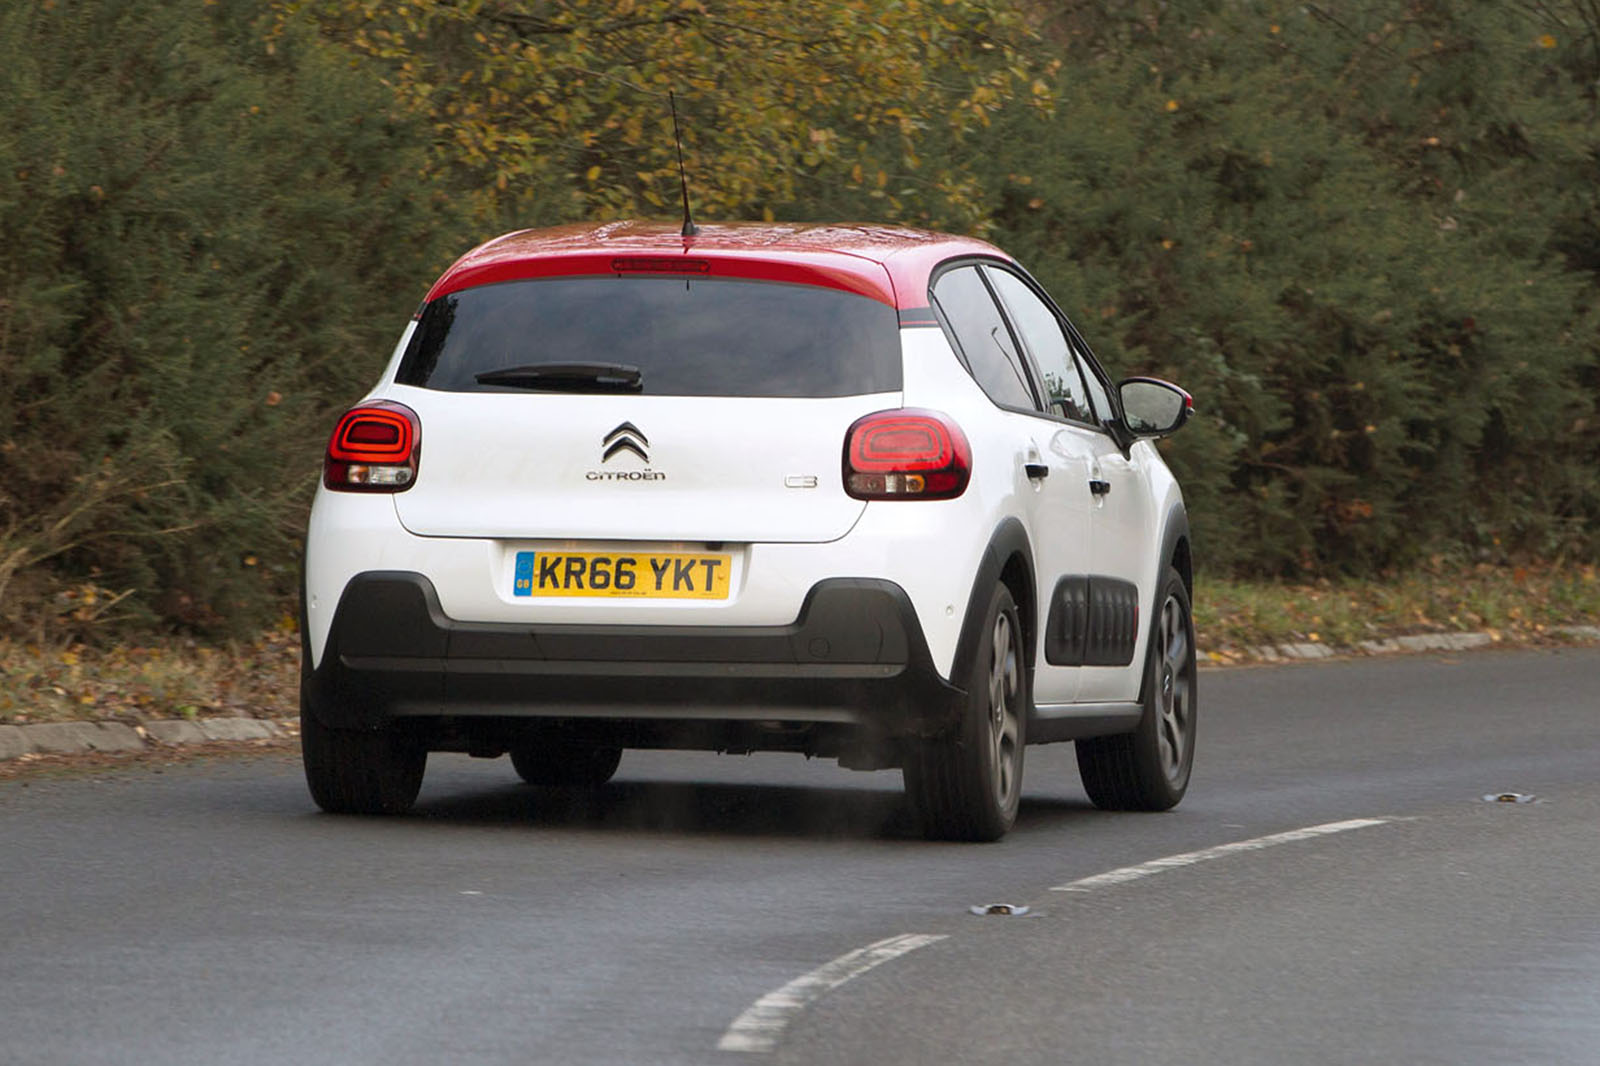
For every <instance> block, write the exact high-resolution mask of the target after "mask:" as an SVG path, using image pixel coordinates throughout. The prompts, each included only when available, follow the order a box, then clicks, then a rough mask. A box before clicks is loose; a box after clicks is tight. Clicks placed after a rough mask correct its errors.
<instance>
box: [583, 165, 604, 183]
mask: <svg viewBox="0 0 1600 1066" xmlns="http://www.w3.org/2000/svg"><path fill="white" fill-rule="evenodd" d="M583 176H584V179H585V180H587V181H598V180H599V179H600V167H599V166H598V165H597V166H592V167H590V168H589V169H588V170H586V171H584V172H583Z"/></svg>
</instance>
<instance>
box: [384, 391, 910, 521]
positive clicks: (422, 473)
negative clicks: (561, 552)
mask: <svg viewBox="0 0 1600 1066" xmlns="http://www.w3.org/2000/svg"><path fill="white" fill-rule="evenodd" d="M384 394H385V396H387V397H388V398H389V399H392V400H397V401H399V402H400V403H403V404H405V405H406V406H408V407H410V408H411V409H412V410H413V411H416V412H417V415H418V417H419V419H420V420H421V422H422V451H423V462H422V464H421V469H420V470H419V472H418V477H417V481H416V484H415V485H413V486H412V487H411V488H410V489H408V490H406V491H405V492H403V493H401V494H399V495H397V496H396V497H395V506H396V509H397V511H398V513H399V515H400V521H401V522H402V523H403V524H404V525H405V527H406V528H407V529H408V530H410V531H411V532H413V533H417V534H419V535H422V536H430V537H495V538H499V537H516V538H524V539H527V538H546V537H558V538H575V539H580V540H590V539H594V540H629V539H637V538H642V539H646V540H684V541H688V540H700V541H707V540H711V541H742V542H754V541H806V542H818V541H830V540H837V539H838V538H840V537H842V536H844V534H845V533H847V532H849V530H850V527H851V526H852V525H854V524H855V522H856V519H857V518H859V517H860V516H861V511H862V508H863V507H864V506H866V505H865V504H863V503H862V502H861V501H860V500H854V499H851V498H850V497H849V496H847V495H846V494H845V491H844V483H843V481H842V479H841V478H840V476H839V461H840V452H841V449H842V448H843V446H844V439H845V432H846V431H847V430H848V429H849V428H850V424H851V423H852V422H854V421H855V420H856V419H857V418H859V417H861V416H862V415H864V414H869V413H871V412H873V411H882V410H885V409H889V408H895V407H899V406H900V395H899V394H898V393H878V394H873V395H867V396H848V397H844V398H842V399H791V400H780V399H763V398H748V397H720V396H714V397H705V396H614V395H613V396H593V395H574V394H571V393H554V392H514V393H513V392H493V393H485V392H471V393H469V392H440V391H436V390H432V389H420V388H411V387H407V386H394V387H391V388H389V389H387V390H385V393H384ZM623 424H628V425H631V426H633V427H635V428H636V429H637V430H639V432H640V433H641V434H642V435H643V439H642V441H641V445H642V448H643V450H644V451H645V452H646V454H647V456H648V459H641V458H640V457H639V456H638V455H636V454H634V453H633V452H631V451H619V452H617V453H616V454H614V455H613V456H612V457H611V458H610V459H609V460H608V459H605V458H603V453H604V447H603V444H602V442H603V441H604V439H605V437H606V436H607V435H608V434H609V433H611V431H612V430H614V429H616V428H617V427H619V426H621V425H623ZM797 476H798V477H809V478H813V479H815V481H816V487H815V488H810V489H804V488H790V487H789V486H788V485H787V484H786V482H787V481H788V479H789V478H791V477H797Z"/></svg>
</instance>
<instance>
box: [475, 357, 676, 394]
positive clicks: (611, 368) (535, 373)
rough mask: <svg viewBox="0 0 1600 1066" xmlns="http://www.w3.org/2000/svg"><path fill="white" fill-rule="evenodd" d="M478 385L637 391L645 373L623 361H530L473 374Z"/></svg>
mask: <svg viewBox="0 0 1600 1066" xmlns="http://www.w3.org/2000/svg"><path fill="white" fill-rule="evenodd" d="M473 377H474V379H476V381H477V382H478V384H480V385H511V386H513V387H515V388H521V389H550V390H552V391H566V392H590V391H594V392H638V391H639V390H640V389H642V388H643V387H644V374H643V372H641V371H640V370H639V368H638V367H636V366H628V365H627V364H625V363H529V364H528V365H527V366H508V367H502V368H501V369H499V370H485V371H484V372H483V373H481V374H474V375H473Z"/></svg>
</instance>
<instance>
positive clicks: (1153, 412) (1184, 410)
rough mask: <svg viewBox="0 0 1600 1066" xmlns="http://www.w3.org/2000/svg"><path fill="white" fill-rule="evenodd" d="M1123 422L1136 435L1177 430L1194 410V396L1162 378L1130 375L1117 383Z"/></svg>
mask: <svg viewBox="0 0 1600 1066" xmlns="http://www.w3.org/2000/svg"><path fill="white" fill-rule="evenodd" d="M1117 398H1118V399H1120V400H1121V401H1122V424H1123V425H1124V426H1125V427H1126V428H1127V430H1128V432H1129V433H1131V434H1133V436H1135V437H1165V436H1168V435H1169V434H1172V433H1176V432H1177V431H1178V429H1179V428H1180V427H1181V426H1182V425H1183V424H1184V423H1185V422H1187V421H1189V416H1190V415H1191V414H1193V413H1194V397H1192V396H1190V395H1189V394H1188V393H1187V392H1185V391H1184V390H1182V389H1180V388H1178V386H1176V385H1174V384H1172V382H1170V381H1162V380H1161V379H1160V378H1127V379H1126V380H1124V381H1123V382H1122V384H1120V385H1118V386H1117Z"/></svg>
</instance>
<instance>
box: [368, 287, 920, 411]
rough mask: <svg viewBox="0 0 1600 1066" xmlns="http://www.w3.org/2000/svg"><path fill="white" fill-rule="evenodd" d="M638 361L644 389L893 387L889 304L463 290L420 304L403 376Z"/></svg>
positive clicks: (788, 392)
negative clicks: (419, 315)
mask: <svg viewBox="0 0 1600 1066" xmlns="http://www.w3.org/2000/svg"><path fill="white" fill-rule="evenodd" d="M541 363H545V364H551V363H553V364H573V363H594V364H617V365H622V366H628V367H637V368H638V370H639V377H640V381H639V389H638V391H639V392H641V393H643V394H645V395H655V396H768V397H831V396H857V395H863V394H867V393H875V392H895V391H898V390H899V389H900V387H901V370H900V332H899V319H898V318H897V316H896V314H895V311H894V309H893V308H891V307H889V306H888V305H886V304H883V303H879V302H878V301H876V300H872V299H869V298H867V297H864V296H858V295H855V294H854V293H847V292H842V291H839V290H837V289H827V288H821V287H818V286H813V285H791V284H783V283H777V282H762V281H737V280H727V279H705V278H692V279H689V278H683V277H633V276H624V277H610V276H602V277H578V278H570V277H569V278H549V279H537V280H528V281H508V282H502V283H499V284H495V285H483V286H479V287H477V288H471V289H463V290H462V291H460V292H455V293H450V294H448V295H446V296H441V297H439V298H438V299H436V300H434V301H433V302H432V303H430V304H428V305H427V306H426V307H425V308H423V311H422V316H421V320H420V321H419V322H418V324H417V329H416V332H415V333H414V334H413V335H412V339H411V343H410V345H409V346H408V347H407V349H406V353H405V355H404V356H403V357H402V359H401V362H400V367H399V370H398V371H397V373H396V376H395V380H396V381H398V382H399V383H400V384H402V385H415V386H419V387H422V388H429V389H441V390H446V391H451V392H505V391H513V389H514V388H515V387H514V386H508V385H490V384H480V383H479V382H478V381H477V375H478V374H481V373H484V372H486V371H492V370H504V369H509V368H512V367H522V366H529V365H533V364H541Z"/></svg>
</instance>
